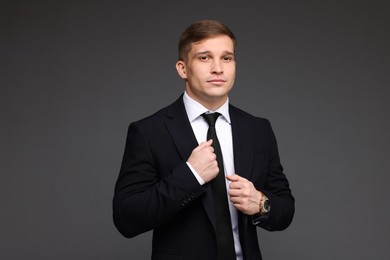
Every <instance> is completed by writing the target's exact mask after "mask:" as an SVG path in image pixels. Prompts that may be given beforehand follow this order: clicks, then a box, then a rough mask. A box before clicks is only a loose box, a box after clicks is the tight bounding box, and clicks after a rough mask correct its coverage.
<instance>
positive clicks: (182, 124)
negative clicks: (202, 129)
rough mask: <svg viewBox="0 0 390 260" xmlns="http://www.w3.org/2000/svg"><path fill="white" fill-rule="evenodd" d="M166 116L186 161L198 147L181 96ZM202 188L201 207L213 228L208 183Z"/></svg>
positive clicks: (172, 135)
mask: <svg viewBox="0 0 390 260" xmlns="http://www.w3.org/2000/svg"><path fill="white" fill-rule="evenodd" d="M166 116H167V118H166V121H165V125H166V127H167V129H168V132H169V134H170V136H171V138H172V140H173V142H174V143H175V146H176V148H177V150H178V152H179V154H180V156H181V158H182V159H183V160H187V159H188V157H189V156H190V155H191V152H192V150H193V149H194V148H195V147H197V146H198V142H197V140H196V137H195V134H194V132H193V130H192V127H191V124H190V122H189V120H188V117H187V113H186V110H185V107H184V103H183V96H180V98H179V99H178V100H177V101H176V102H174V103H173V104H172V105H171V106H170V107H169V108H168V112H167V114H166ZM203 188H204V189H205V190H206V192H205V194H204V195H203V197H202V202H203V206H204V208H205V210H206V212H207V215H208V216H209V218H210V221H211V223H212V224H213V226H214V227H215V214H214V207H213V200H212V193H211V192H212V191H211V186H210V183H206V184H205V185H203Z"/></svg>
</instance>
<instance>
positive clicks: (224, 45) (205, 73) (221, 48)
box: [176, 35, 236, 109]
mask: <svg viewBox="0 0 390 260" xmlns="http://www.w3.org/2000/svg"><path fill="white" fill-rule="evenodd" d="M191 47H192V48H191V50H190V51H189V53H188V56H187V60H186V61H178V62H177V64H176V68H177V71H178V73H179V75H180V76H181V77H182V78H183V79H185V80H186V86H185V89H186V91H187V93H188V95H189V96H190V97H192V98H193V99H195V100H196V101H198V102H199V103H201V104H202V105H204V106H205V107H207V108H210V107H211V108H215V109H216V108H218V107H219V106H221V105H222V104H223V103H224V102H225V101H226V99H227V96H228V94H229V92H230V90H231V89H232V87H233V84H234V78H235V73H236V62H235V59H234V45H233V41H232V39H231V38H230V37H229V36H227V35H218V36H215V37H212V38H207V39H205V40H202V41H200V42H196V43H193V44H192V46H191Z"/></svg>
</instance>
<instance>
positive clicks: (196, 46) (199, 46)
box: [190, 35, 234, 53]
mask: <svg viewBox="0 0 390 260" xmlns="http://www.w3.org/2000/svg"><path fill="white" fill-rule="evenodd" d="M221 41H222V42H224V43H225V44H221ZM190 51H196V52H213V51H219V52H221V51H222V52H230V53H234V43H233V40H232V39H231V38H230V37H229V36H227V35H219V36H215V37H210V38H206V39H203V40H201V41H198V42H193V43H192V44H191V49H190Z"/></svg>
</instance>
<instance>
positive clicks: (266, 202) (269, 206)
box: [264, 200, 271, 212]
mask: <svg viewBox="0 0 390 260" xmlns="http://www.w3.org/2000/svg"><path fill="white" fill-rule="evenodd" d="M270 209H271V205H270V204H269V201H268V200H265V201H264V210H265V211H266V212H268V211H269V210H270Z"/></svg>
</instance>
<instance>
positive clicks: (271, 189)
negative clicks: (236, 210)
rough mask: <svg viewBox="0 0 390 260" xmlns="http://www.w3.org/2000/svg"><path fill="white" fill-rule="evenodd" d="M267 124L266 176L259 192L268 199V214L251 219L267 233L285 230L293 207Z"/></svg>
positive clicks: (291, 216)
mask: <svg viewBox="0 0 390 260" xmlns="http://www.w3.org/2000/svg"><path fill="white" fill-rule="evenodd" d="M266 123H267V127H266V129H267V136H266V137H267V138H268V156H267V158H268V162H267V165H268V167H267V176H266V178H265V183H264V185H262V187H263V188H262V189H261V191H262V192H263V193H264V194H265V195H266V196H267V197H268V198H269V202H270V205H271V209H270V212H269V213H268V214H267V215H265V216H262V217H257V218H254V217H252V222H253V223H254V224H255V225H257V226H259V227H262V228H264V229H266V230H269V231H278V230H284V229H286V228H287V227H288V226H289V225H290V224H291V222H292V219H293V216H294V212H295V206H294V203H295V201H294V197H293V195H292V193H291V190H290V187H289V182H288V180H287V178H286V176H285V174H284V173H283V167H282V165H281V163H280V158H279V152H278V147H277V142H276V138H275V135H274V133H273V131H272V128H271V124H270V123H269V121H268V120H266Z"/></svg>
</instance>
